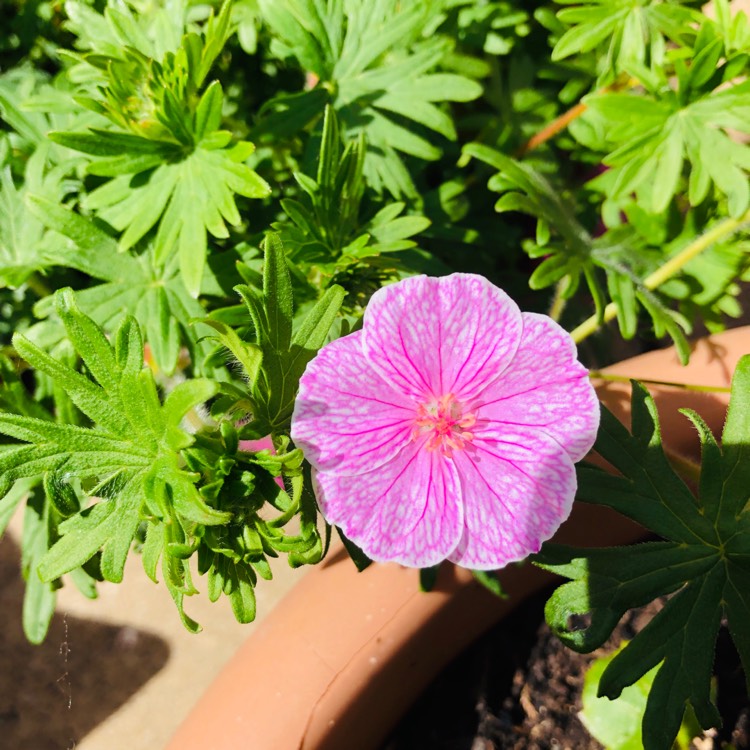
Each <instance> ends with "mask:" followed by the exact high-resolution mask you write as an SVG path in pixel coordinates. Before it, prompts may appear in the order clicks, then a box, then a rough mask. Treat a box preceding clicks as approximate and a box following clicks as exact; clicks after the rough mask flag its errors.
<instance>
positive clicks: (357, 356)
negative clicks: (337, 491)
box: [291, 331, 416, 474]
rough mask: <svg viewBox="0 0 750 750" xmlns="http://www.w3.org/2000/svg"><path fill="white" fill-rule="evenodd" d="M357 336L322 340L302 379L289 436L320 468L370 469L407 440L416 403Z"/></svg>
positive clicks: (354, 471)
mask: <svg viewBox="0 0 750 750" xmlns="http://www.w3.org/2000/svg"><path fill="white" fill-rule="evenodd" d="M361 338H362V333H361V331H357V332H355V333H352V334H350V335H349V336H345V337H343V338H340V339H336V341H333V342H331V343H330V344H327V345H326V346H324V347H323V348H322V349H321V350H320V351H319V352H318V354H317V356H316V357H315V359H313V360H312V361H311V362H310V363H309V364H308V365H307V369H306V370H305V372H304V374H303V375H302V378H301V379H300V389H299V395H298V397H297V400H296V402H295V405H294V413H293V415H292V430H291V435H292V440H294V442H295V444H296V445H297V446H299V447H300V448H302V450H303V451H304V453H305V458H307V460H308V461H309V462H310V463H311V464H312V465H313V466H314V467H315V468H316V469H319V470H322V471H336V472H338V473H341V474H359V473H361V472H363V471H370V470H371V469H375V468H377V467H379V466H382V465H383V464H384V463H386V462H387V461H390V460H391V459H392V458H393V457H394V456H395V455H396V454H397V453H398V452H399V451H400V450H401V449H402V448H403V447H404V446H405V445H407V444H408V443H409V439H410V434H411V430H412V428H413V421H414V415H415V413H416V406H415V405H414V404H413V402H412V400H411V399H409V398H407V397H406V396H404V395H403V394H401V393H399V392H398V391H396V390H395V389H394V388H392V387H391V386H390V385H389V384H388V383H386V382H385V381H383V379H382V378H381V377H380V375H378V373H377V372H376V371H375V370H374V369H373V368H372V367H370V365H369V364H368V362H367V360H366V358H365V356H364V355H363V353H362V347H361Z"/></svg>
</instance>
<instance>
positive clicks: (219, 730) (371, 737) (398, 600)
mask: <svg viewBox="0 0 750 750" xmlns="http://www.w3.org/2000/svg"><path fill="white" fill-rule="evenodd" d="M748 351H750V328H741V329H735V330H733V331H729V332H726V333H723V334H720V335H717V336H714V337H711V338H709V339H705V340H702V341H700V342H698V343H697V345H696V346H695V351H694V353H693V355H692V358H691V360H690V365H689V366H688V367H685V368H683V367H681V366H680V364H679V362H678V361H677V358H676V356H675V355H674V353H673V351H672V350H660V351H656V352H651V353H648V354H645V355H642V356H640V357H635V358H633V359H630V360H627V361H625V362H622V363H620V364H618V365H615V366H613V367H611V368H608V370H607V372H609V373H613V374H620V375H627V376H629V377H633V378H639V379H651V380H662V381H664V380H666V381H675V382H686V383H692V384H703V385H721V386H728V385H729V384H730V380H731V376H732V373H733V371H734V368H735V365H736V363H737V360H738V359H739V357H740V356H741V355H742V354H744V353H746V352H748ZM597 389H598V391H599V395H600V397H601V399H602V400H603V401H604V402H605V403H606V404H607V406H609V408H610V409H611V410H612V411H614V412H615V413H616V414H617V416H618V417H620V418H621V419H622V420H623V421H626V422H627V421H628V412H629V396H630V387H629V385H628V384H626V383H617V384H614V383H611V382H604V381H602V382H600V383H598V384H597ZM650 390H651V391H652V393H653V394H654V396H655V399H656V403H657V406H658V408H659V413H660V416H661V420H662V427H663V434H664V442H665V445H666V446H667V448H668V449H669V450H670V451H673V452H676V453H679V454H682V455H684V456H692V457H693V458H697V457H698V455H697V454H698V441H697V437H696V434H695V430H694V428H693V427H692V426H691V425H690V423H689V422H688V420H687V419H686V418H685V417H684V416H682V415H680V414H678V413H677V409H678V408H681V407H691V408H694V409H696V410H697V411H698V412H699V413H700V414H701V415H702V416H703V418H704V419H705V420H706V421H707V422H708V424H709V425H710V426H711V427H712V429H714V431H715V432H719V431H720V429H721V426H722V422H723V419H724V415H725V412H726V405H727V401H728V395H727V394H723V393H722V394H715V393H714V394H707V393H699V392H691V391H685V390H678V389H675V388H671V387H665V386H653V387H651V388H650ZM642 534H643V530H642V529H641V528H640V527H638V526H636V525H635V524H633V523H630V522H628V521H626V520H625V519H623V518H622V517H621V516H617V515H616V514H614V513H613V512H611V511H609V510H608V509H605V508H600V507H595V506H589V505H585V504H582V503H577V504H576V505H575V508H574V511H573V513H572V515H571V517H570V518H569V519H568V521H566V523H565V524H563V526H562V527H561V529H560V531H559V532H558V534H557V535H556V537H555V540H556V541H559V542H564V543H570V544H576V545H581V546H608V545H612V544H624V543H628V542H632V541H635V540H637V539H638V538H639V537H641V536H642ZM499 577H500V580H501V582H502V585H503V588H504V589H505V591H507V592H508V594H509V595H510V596H509V598H508V599H505V600H501V599H497V598H496V597H494V596H492V595H491V594H489V593H488V592H487V591H486V590H485V589H483V588H482V587H481V586H479V585H478V584H477V583H476V582H475V581H474V580H473V578H472V576H471V574H470V573H468V572H467V571H465V570H461V569H459V568H455V567H453V566H450V565H444V566H443V568H442V569H441V573H440V576H439V578H438V583H437V586H436V587H435V589H434V590H433V591H432V592H430V593H429V594H424V593H421V592H420V591H419V577H418V572H417V571H415V570H411V569H407V568H402V567H399V566H397V565H372V566H370V567H369V568H368V569H367V570H366V571H364V572H363V573H357V572H356V570H355V568H354V565H353V564H352V563H351V562H350V561H349V560H348V558H347V556H346V554H345V553H344V551H343V550H342V549H337V550H334V551H333V553H332V554H331V555H330V556H329V557H328V558H327V560H326V561H325V562H324V563H323V564H321V565H320V566H318V567H317V568H315V569H313V570H312V571H311V572H310V573H308V574H307V575H306V576H305V577H304V578H303V579H302V581H301V582H300V583H299V584H298V585H297V586H296V587H295V588H294V589H293V590H292V591H291V593H290V594H289V595H288V596H287V597H286V598H285V599H284V600H283V601H282V602H281V603H280V604H279V605H278V606H277V607H276V609H275V610H273V612H272V613H271V614H270V615H269V616H268V617H267V618H266V619H265V620H264V621H263V623H262V624H260V625H259V626H258V628H257V629H256V630H254V631H253V632H252V633H251V635H250V637H249V639H248V640H247V642H246V643H245V644H244V645H243V646H242V647H241V648H240V649H239V651H238V652H237V654H236V656H235V657H234V658H233V660H232V661H231V662H230V663H229V665H228V666H227V667H226V668H225V670H224V671H223V672H222V673H221V674H220V676H219V678H218V679H217V680H216V681H215V683H214V684H213V685H212V686H211V687H210V688H209V690H208V692H207V693H206V694H205V695H204V697H203V698H202V699H201V701H199V703H198V705H197V706H196V707H195V708H194V710H193V711H192V713H191V715H190V716H189V718H188V719H187V721H186V722H185V723H184V725H183V726H182V727H181V728H180V729H179V731H178V732H177V734H176V735H175V737H174V738H173V740H172V742H171V743H170V744H169V746H168V748H167V750H194V749H195V750H197V749H198V748H200V749H201V750H351V748H355V747H356V748H357V750H370V749H374V748H377V747H378V746H379V744H380V743H381V742H382V741H383V740H384V738H385V737H386V736H387V734H388V732H389V731H390V729H391V728H392V726H393V724H394V723H395V722H396V721H397V720H398V718H399V717H400V716H401V714H402V713H403V712H404V711H405V710H406V708H407V707H408V706H409V705H410V704H411V703H412V701H413V700H414V699H415V698H416V697H417V696H418V695H419V693H420V692H421V691H422V690H423V689H424V688H425V687H426V686H427V685H428V684H429V682H430V681H431V680H432V679H433V678H434V677H435V676H436V674H437V673H438V672H439V671H440V670H441V669H442V668H443V667H444V666H445V665H446V664H447V663H448V662H449V661H450V660H452V659H453V658H454V657H455V656H456V655H457V654H458V653H459V652H460V651H461V650H462V649H464V648H465V647H466V646H467V645H468V644H469V643H470V642H471V641H473V640H474V639H475V638H476V637H478V636H479V635H480V634H481V633H482V632H484V631H485V630H487V629H488V628H489V627H491V626H492V625H493V624H495V623H496V622H497V621H498V620H499V619H501V618H502V617H503V616H504V615H506V614H507V613H509V612H510V611H511V610H512V609H513V608H514V607H515V606H517V605H518V604H519V603H520V602H521V601H522V600H523V599H524V597H526V596H528V595H529V594H531V593H533V592H535V591H537V590H538V589H540V588H541V587H542V586H544V584H545V583H548V582H549V581H550V580H551V578H550V576H549V575H548V574H546V573H543V572H542V571H540V570H538V569H537V568H534V567H533V566H531V565H512V566H509V567H508V568H506V569H504V570H503V571H501V572H500V574H499Z"/></svg>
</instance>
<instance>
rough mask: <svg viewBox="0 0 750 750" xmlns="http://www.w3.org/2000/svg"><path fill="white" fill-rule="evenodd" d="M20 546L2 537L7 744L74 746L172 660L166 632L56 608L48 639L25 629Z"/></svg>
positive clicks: (0, 702) (36, 749)
mask: <svg viewBox="0 0 750 750" xmlns="http://www.w3.org/2000/svg"><path fill="white" fill-rule="evenodd" d="M19 560H20V552H19V550H18V547H17V546H16V544H15V543H14V542H13V541H11V540H10V539H9V538H8V537H5V538H4V539H1V540H0V613H1V619H0V633H2V635H1V636H0V664H2V669H0V747H2V748H3V749H4V750H72V749H73V748H75V747H76V745H77V743H78V742H79V741H80V740H81V738H82V737H84V736H85V735H86V734H87V733H88V732H90V731H91V730H92V729H93V728H94V727H96V726H97V724H99V723H100V722H102V721H103V720H104V719H106V718H107V717H108V716H109V715H110V714H112V713H113V712H114V711H115V710H116V709H117V708H119V707H120V706H121V705H122V704H123V703H125V701H126V700H128V699H129V698H130V697H131V696H132V695H133V694H134V693H135V692H136V691H137V690H139V689H140V688H141V687H142V686H143V684H144V683H146V682H147V681H148V680H149V679H150V678H151V677H152V676H153V675H154V674H156V672H158V671H159V670H160V669H161V668H162V667H163V666H164V664H165V663H166V661H167V659H168V657H169V647H168V646H167V644H166V642H164V641H163V640H162V639H161V638H157V637H155V636H153V635H150V634H148V633H145V632H143V631H141V630H136V629H135V628H132V627H117V626H116V625H106V624H103V623H98V622H94V621H91V620H82V619H80V618H77V617H72V616H70V615H66V614H65V613H64V612H58V613H56V614H55V616H54V618H53V620H52V624H51V626H50V630H49V634H48V635H47V640H46V641H45V642H44V643H43V644H42V645H40V646H32V645H31V644H30V643H28V641H27V640H26V638H25V637H24V635H23V631H22V629H21V608H22V602H23V592H24V584H23V581H22V579H21V575H20V572H19Z"/></svg>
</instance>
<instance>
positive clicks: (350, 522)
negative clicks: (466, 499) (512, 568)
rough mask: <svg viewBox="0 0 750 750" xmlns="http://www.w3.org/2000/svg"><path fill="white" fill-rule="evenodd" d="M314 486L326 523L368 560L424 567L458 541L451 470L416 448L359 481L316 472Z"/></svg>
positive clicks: (456, 490) (459, 514)
mask: <svg viewBox="0 0 750 750" xmlns="http://www.w3.org/2000/svg"><path fill="white" fill-rule="evenodd" d="M422 442H423V441H422ZM315 482H316V485H317V489H316V496H317V498H318V503H319V504H320V508H321V511H322V512H323V515H324V516H325V517H326V519H327V520H328V522H329V523H332V524H335V525H336V526H339V527H341V529H342V531H343V532H344V534H345V535H346V536H347V537H348V538H349V539H351V540H352V541H353V542H355V544H357V545H358V546H359V547H360V548H361V549H362V550H363V551H364V552H365V554H366V555H367V556H368V557H369V558H370V559H372V560H376V561H382V562H388V561H390V562H397V563H401V564H402V565H408V566H411V567H419V568H424V567H429V566H431V565H436V564H437V563H439V562H441V561H442V560H445V558H446V557H447V556H448V555H449V553H450V552H451V551H452V550H453V549H454V548H455V547H456V545H457V544H458V541H459V539H460V538H461V534H462V530H463V509H462V504H461V486H460V480H459V478H458V474H457V472H456V470H455V467H454V466H453V464H452V463H451V462H450V461H447V460H446V459H444V458H443V457H442V456H441V455H440V454H439V453H437V452H429V451H425V450H423V446H422V445H420V444H419V443H418V442H417V443H412V444H411V446H410V447H409V448H408V449H407V450H404V451H402V452H401V453H399V454H398V456H397V457H396V458H394V459H393V460H392V461H390V462H389V463H387V464H385V465H384V466H382V467H381V468H379V469H376V470H375V471H370V472H367V473H365V474H360V475H358V476H341V475H339V474H334V473H330V472H319V473H318V474H317V475H316V478H315Z"/></svg>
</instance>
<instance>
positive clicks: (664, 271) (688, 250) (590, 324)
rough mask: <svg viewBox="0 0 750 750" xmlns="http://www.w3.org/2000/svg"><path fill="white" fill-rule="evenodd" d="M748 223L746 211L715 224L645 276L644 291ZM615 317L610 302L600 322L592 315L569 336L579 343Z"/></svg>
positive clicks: (748, 216) (664, 279) (749, 219)
mask: <svg viewBox="0 0 750 750" xmlns="http://www.w3.org/2000/svg"><path fill="white" fill-rule="evenodd" d="M748 222H750V211H746V212H745V213H744V214H743V215H742V216H740V218H739V219H725V220H724V221H722V222H720V223H718V224H716V225H715V226H714V227H712V228H711V229H709V230H708V231H707V232H705V233H704V234H702V235H701V236H700V237H696V238H695V239H694V240H693V241H692V242H690V243H689V244H688V245H687V246H686V247H684V248H683V249H682V250H680V252H679V253H677V255H675V256H674V257H672V258H670V259H669V260H668V261H667V262H666V263H665V264H664V265H663V266H661V268H658V269H657V270H656V271H654V272H653V273H652V274H650V275H649V276H647V277H646V278H645V279H644V280H643V286H644V287H645V288H646V289H656V288H657V287H659V286H661V285H662V284H663V283H664V282H665V281H667V280H669V279H671V278H672V277H673V276H674V275H675V274H676V273H677V272H678V271H680V270H681V269H682V268H683V267H684V266H685V265H686V264H687V263H688V262H689V261H691V260H692V259H693V258H695V257H696V256H697V255H700V254H701V253H702V252H703V251H704V250H707V249H708V248H709V247H711V245H713V244H714V243H716V242H718V241H719V240H722V239H725V238H726V237H729V236H731V235H733V234H734V233H735V232H738V231H739V230H740V229H741V228H742V227H743V225H745V224H747V223H748ZM616 315H617V305H616V304H615V303H614V302H610V303H609V304H608V305H607V306H606V307H605V308H604V314H603V315H602V319H601V320H600V319H599V318H598V317H597V316H596V315H592V316H591V317H590V318H588V319H586V320H584V321H583V323H581V325H579V326H578V327H577V328H574V329H573V330H572V331H571V333H570V335H571V336H572V338H573V341H575V342H576V343H580V342H581V341H583V340H584V339H585V338H587V337H588V336H590V335H591V334H592V333H594V332H596V331H597V330H599V328H601V326H602V324H603V323H607V322H609V321H610V320H612V319H613V318H614V317H615V316H616Z"/></svg>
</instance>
